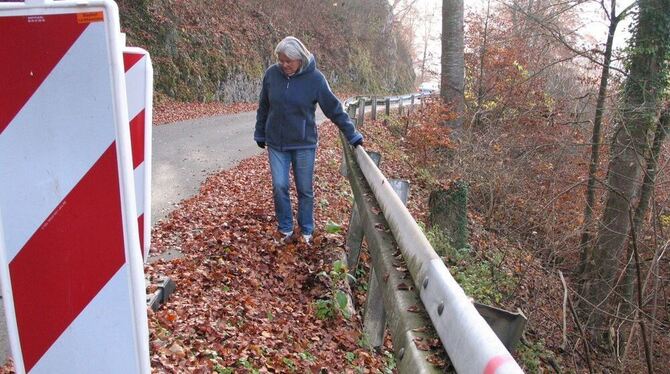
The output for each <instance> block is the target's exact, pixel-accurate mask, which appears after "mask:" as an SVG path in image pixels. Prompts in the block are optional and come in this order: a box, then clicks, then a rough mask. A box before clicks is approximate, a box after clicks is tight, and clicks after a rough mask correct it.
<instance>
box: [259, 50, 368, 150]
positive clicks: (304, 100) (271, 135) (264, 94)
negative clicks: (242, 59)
mask: <svg viewBox="0 0 670 374" xmlns="http://www.w3.org/2000/svg"><path fill="white" fill-rule="evenodd" d="M317 103H319V106H320V107H321V110H322V111H323V113H324V114H325V115H326V117H328V118H329V119H330V120H331V121H333V122H334V123H335V124H336V125H337V127H338V128H339V129H340V131H342V133H344V137H345V138H346V139H347V141H348V142H349V144H354V143H356V142H357V141H358V140H360V139H363V135H361V134H360V133H359V132H358V131H356V128H355V126H354V124H353V122H352V121H351V119H350V118H349V116H348V115H347V114H346V113H345V112H344V110H343V109H342V104H341V103H340V101H339V100H338V99H337V97H335V95H334V94H333V92H332V91H331V90H330V86H329V85H328V81H326V78H325V77H324V76H323V74H322V73H321V72H320V71H319V70H318V69H317V68H316V61H315V60H314V57H311V58H310V60H309V64H308V65H307V67H305V68H304V69H302V71H300V72H299V73H296V74H294V75H293V76H290V77H289V76H287V75H286V74H284V72H283V70H282V69H281V67H279V65H278V64H274V65H272V66H270V67H269V68H268V69H267V70H266V71H265V76H264V77H263V88H262V89H261V94H260V99H259V103H258V111H257V112H256V131H255V132H254V140H255V141H257V142H265V144H267V145H268V146H270V147H272V148H275V149H278V150H280V151H287V150H293V149H309V148H316V144H317V141H318V133H317V131H316V123H315V122H314V113H315V111H316V104H317Z"/></svg>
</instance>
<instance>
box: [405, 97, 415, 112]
mask: <svg viewBox="0 0 670 374" xmlns="http://www.w3.org/2000/svg"><path fill="white" fill-rule="evenodd" d="M414 97H415V96H414V94H412V97H411V98H410V100H409V111H408V112H407V114H412V112H414Z"/></svg>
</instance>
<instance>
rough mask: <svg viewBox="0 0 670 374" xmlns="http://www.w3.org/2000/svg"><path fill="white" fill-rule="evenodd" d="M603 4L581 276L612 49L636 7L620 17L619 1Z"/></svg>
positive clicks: (587, 247)
mask: <svg viewBox="0 0 670 374" xmlns="http://www.w3.org/2000/svg"><path fill="white" fill-rule="evenodd" d="M600 5H601V7H602V8H603V10H604V11H605V14H606V15H607V18H608V19H609V21H610V24H609V27H608V29H607V42H606V43H605V53H604V55H603V63H602V70H601V74H600V86H599V87H598V98H597V99H596V112H595V115H594V117H593V133H592V136H591V160H590V162H589V177H588V182H587V186H586V204H585V205H584V224H583V228H582V236H581V240H580V243H579V249H580V252H581V256H582V257H581V261H580V273H581V272H583V271H584V270H585V269H586V263H587V262H588V261H590V257H591V256H590V253H589V252H590V248H591V247H590V243H591V237H592V231H591V230H592V228H593V227H592V226H593V207H594V205H595V200H596V172H597V168H598V163H599V162H600V146H601V144H600V139H601V127H602V121H603V114H604V112H605V99H606V97H607V85H608V83H609V76H610V64H611V63H612V46H613V44H614V34H615V33H616V29H617V26H618V25H619V22H620V21H621V20H622V19H623V18H625V17H626V15H627V14H628V12H629V11H630V10H631V8H632V6H633V4H631V5H630V6H629V7H628V8H626V9H624V11H622V12H621V13H619V14H618V15H617V14H616V0H611V1H610V8H609V11H608V10H607V8H606V7H605V3H604V0H601V1H600Z"/></svg>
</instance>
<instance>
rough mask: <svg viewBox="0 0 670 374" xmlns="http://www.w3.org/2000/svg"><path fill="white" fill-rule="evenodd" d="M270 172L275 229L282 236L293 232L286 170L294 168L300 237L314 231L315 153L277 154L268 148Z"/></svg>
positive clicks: (302, 150)
mask: <svg viewBox="0 0 670 374" xmlns="http://www.w3.org/2000/svg"><path fill="white" fill-rule="evenodd" d="M268 157H269V159H270V172H271V173H272V195H273V197H274V202H275V216H276V217H277V222H278V229H279V231H281V232H283V233H289V232H291V231H293V210H292V209H291V197H290V195H289V187H290V181H289V170H290V168H291V166H292V167H293V178H294V180H295V186H296V190H297V191H298V225H299V226H300V232H301V233H302V234H303V235H311V234H312V232H313V231H314V188H313V186H312V185H313V181H314V160H315V157H316V149H296V150H290V151H284V152H282V151H278V150H276V149H274V148H272V147H268Z"/></svg>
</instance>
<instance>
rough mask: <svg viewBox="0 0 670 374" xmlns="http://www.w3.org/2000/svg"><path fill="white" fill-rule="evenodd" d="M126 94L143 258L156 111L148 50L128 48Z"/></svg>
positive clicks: (148, 239) (148, 233) (148, 241)
mask: <svg viewBox="0 0 670 374" xmlns="http://www.w3.org/2000/svg"><path fill="white" fill-rule="evenodd" d="M124 38H125V36H124V37H123V38H122V39H124ZM123 64H124V69H125V72H126V96H127V98H128V118H129V119H130V140H131V148H132V154H133V169H134V172H133V175H134V178H135V201H136V205H137V225H138V227H139V235H140V248H141V249H142V255H143V257H144V261H145V262H146V261H147V258H148V257H149V250H150V248H151V126H152V123H153V121H152V113H153V67H152V65H151V58H150V56H149V52H147V51H145V50H144V49H142V48H137V47H125V48H124V49H123Z"/></svg>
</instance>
